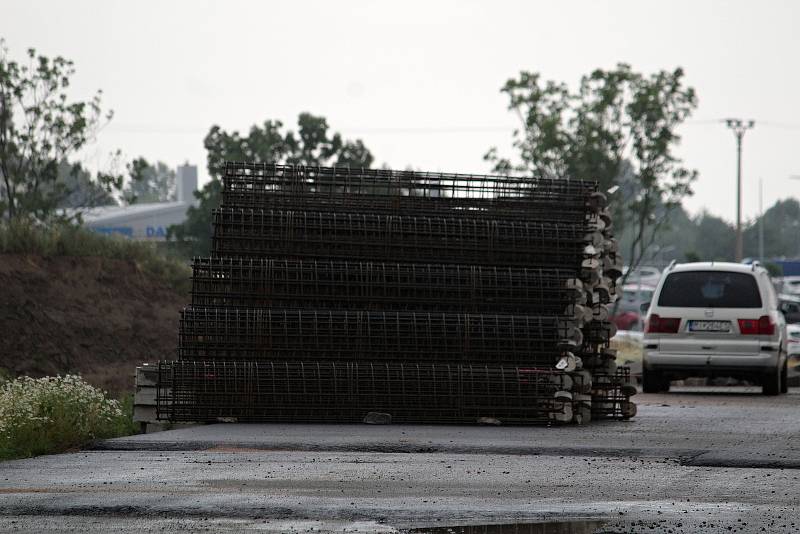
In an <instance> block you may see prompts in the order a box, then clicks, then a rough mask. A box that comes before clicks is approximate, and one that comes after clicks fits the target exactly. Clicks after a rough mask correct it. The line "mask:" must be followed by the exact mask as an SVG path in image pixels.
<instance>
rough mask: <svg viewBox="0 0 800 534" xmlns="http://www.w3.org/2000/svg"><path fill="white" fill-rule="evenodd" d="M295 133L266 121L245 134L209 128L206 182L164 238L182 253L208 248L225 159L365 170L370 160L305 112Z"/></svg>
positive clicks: (358, 146) (358, 142)
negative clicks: (184, 220) (185, 215)
mask: <svg viewBox="0 0 800 534" xmlns="http://www.w3.org/2000/svg"><path fill="white" fill-rule="evenodd" d="M297 126H298V129H297V133H295V132H293V131H291V130H284V127H283V123H282V122H281V121H272V120H267V121H265V122H264V124H263V125H262V126H261V127H259V126H258V125H254V126H252V127H251V128H250V131H249V132H248V134H247V135H246V136H243V135H241V134H240V133H239V132H236V131H234V132H232V133H228V132H226V131H225V130H223V129H222V128H220V127H219V126H216V125H215V126H212V127H211V129H210V130H209V132H208V135H206V137H205V140H204V141H203V144H204V146H205V148H206V150H207V152H208V156H207V158H208V173H209V175H210V176H211V180H210V181H209V182H208V183H207V184H206V185H205V186H204V187H203V188H202V189H201V190H200V191H197V192H195V197H196V198H197V200H198V203H197V205H196V206H192V207H190V208H189V210H188V212H187V217H186V222H185V223H183V224H181V225H175V226H172V227H171V228H170V229H169V236H170V238H171V239H172V240H174V241H176V242H177V243H178V244H179V247H180V248H181V249H183V251H184V252H185V253H190V254H193V255H206V254H208V253H209V251H210V249H211V230H212V229H211V210H212V209H214V208H217V207H219V204H220V198H221V193H222V184H221V182H220V178H221V177H222V172H223V169H224V164H225V162H226V161H247V162H254V163H281V164H294V165H326V166H328V165H336V166H350V167H364V168H368V167H370V166H371V165H372V163H373V157H372V154H371V153H370V151H369V150H368V149H367V147H365V146H364V143H363V142H362V141H361V140H360V139H359V140H355V141H345V140H344V139H342V136H341V134H339V133H333V134H331V133H330V132H329V130H328V121H327V120H326V119H325V118H324V117H318V116H315V115H312V114H310V113H301V114H300V116H299V117H298V119H297Z"/></svg>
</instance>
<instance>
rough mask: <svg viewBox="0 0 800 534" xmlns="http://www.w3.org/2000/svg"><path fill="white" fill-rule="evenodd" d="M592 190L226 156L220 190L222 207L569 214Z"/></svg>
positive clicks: (577, 212) (525, 216) (558, 182)
mask: <svg viewBox="0 0 800 534" xmlns="http://www.w3.org/2000/svg"><path fill="white" fill-rule="evenodd" d="M596 190H597V186H596V184H595V183H593V182H586V181H581V180H569V179H539V180H531V179H529V178H515V177H508V176H485V175H469V174H450V173H432V172H416V171H393V170H387V169H350V168H347V167H338V168H333V167H311V166H302V165H275V164H240V163H231V164H228V166H227V167H226V172H225V182H224V188H223V193H222V194H223V205H225V206H226V207H229V208H262V209H282V210H299V211H323V212H324V211H340V212H355V213H383V214H392V215H405V216H434V217H435V216H440V215H441V214H443V213H452V214H469V216H471V217H476V218H490V219H498V218H499V219H522V220H535V219H537V218H538V219H540V220H548V221H553V220H563V221H571V222H576V221H582V220H584V219H585V217H586V209H585V205H586V203H587V202H588V200H589V197H590V195H591V194H592V193H594V192H595V191H596Z"/></svg>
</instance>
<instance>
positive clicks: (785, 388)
mask: <svg viewBox="0 0 800 534" xmlns="http://www.w3.org/2000/svg"><path fill="white" fill-rule="evenodd" d="M781 393H789V362H788V361H785V362H783V372H782V373H781Z"/></svg>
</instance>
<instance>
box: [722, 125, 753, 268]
mask: <svg viewBox="0 0 800 534" xmlns="http://www.w3.org/2000/svg"><path fill="white" fill-rule="evenodd" d="M725 124H726V126H728V128H730V129H731V130H733V134H734V135H735V136H736V261H737V262H741V261H742V257H743V256H744V242H743V241H742V137H744V133H745V132H746V131H747V130H749V129H750V128H752V127H753V126H755V124H756V123H755V121H752V120H748V121H744V120H742V119H725Z"/></svg>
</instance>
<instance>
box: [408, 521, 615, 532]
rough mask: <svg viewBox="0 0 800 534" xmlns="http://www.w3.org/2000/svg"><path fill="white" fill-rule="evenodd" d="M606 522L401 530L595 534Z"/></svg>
mask: <svg viewBox="0 0 800 534" xmlns="http://www.w3.org/2000/svg"><path fill="white" fill-rule="evenodd" d="M603 524H604V521H548V522H545V523H542V522H539V523H503V524H490V525H459V526H449V527H446V526H441V527H423V528H411V529H407V530H401V532H404V533H409V534H410V533H420V534H423V533H424V534H593V533H595V532H602V530H601V528H602V526H603Z"/></svg>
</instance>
